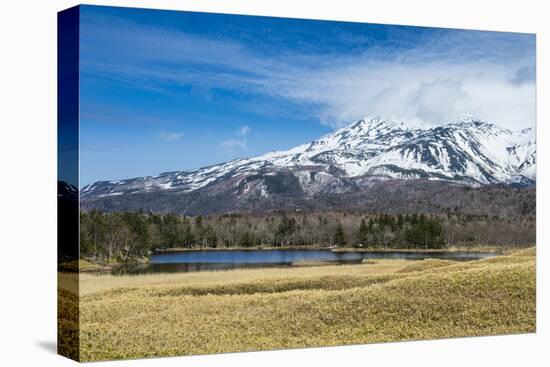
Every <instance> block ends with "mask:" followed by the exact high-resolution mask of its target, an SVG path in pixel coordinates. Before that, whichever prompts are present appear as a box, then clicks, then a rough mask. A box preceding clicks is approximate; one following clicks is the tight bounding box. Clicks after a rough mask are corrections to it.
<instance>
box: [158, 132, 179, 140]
mask: <svg viewBox="0 0 550 367" xmlns="http://www.w3.org/2000/svg"><path fill="white" fill-rule="evenodd" d="M158 136H159V138H160V139H162V140H166V141H178V140H181V139H182V138H183V137H184V134H183V133H181V132H168V131H161V132H160V133H159V135H158Z"/></svg>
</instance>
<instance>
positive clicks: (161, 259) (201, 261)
mask: <svg viewBox="0 0 550 367" xmlns="http://www.w3.org/2000/svg"><path fill="white" fill-rule="evenodd" d="M495 255H496V254H495V253H493V252H468V251H452V252H451V251H436V252H424V251H385V252H376V251H346V252H338V251H332V250H216V251H208V250H196V251H181V252H165V253H157V254H154V255H151V257H150V259H149V260H150V262H149V263H148V264H130V265H124V266H121V267H118V268H116V269H114V270H113V274H118V275H122V274H144V273H177V272H194V271H207V270H231V269H242V268H263V267H285V266H293V265H297V264H300V263H308V262H323V263H329V264H353V263H361V262H363V261H364V260H370V259H373V260H375V259H410V260H422V259H427V258H433V259H445V260H455V261H469V260H478V259H483V258H486V257H490V256H495Z"/></svg>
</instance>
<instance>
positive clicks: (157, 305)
mask: <svg viewBox="0 0 550 367" xmlns="http://www.w3.org/2000/svg"><path fill="white" fill-rule="evenodd" d="M79 285H80V294H81V298H80V347H79V349H78V352H79V357H80V359H82V360H84V361H94V360H104V359H113V358H141V357H154V356H171V355H181V354H184V355H185V354H202V353H221V352H234V351H252V350H263V349H279V348H297V347H310V346H328V345H341V344H356V343H372V342H387V341H399V340H415V339H431V338H448V337H459V336H475V335H495V334H510V333H527V332H534V331H535V324H536V323H535V321H536V320H535V319H536V318H535V250H534V249H528V250H523V251H516V252H514V253H512V254H510V255H506V256H498V257H493V258H488V259H485V260H479V261H472V262H451V261H439V260H423V261H406V260H380V261H377V262H376V263H375V264H368V265H365V264H362V265H341V266H322V267H299V268H290V269H288V268H286V269H251V270H232V271H227V272H198V273H179V274H151V275H139V276H119V277H116V276H112V275H92V274H81V275H80V282H79ZM71 292H74V274H60V296H61V297H62V298H63V297H74V295H73V294H72V293H71ZM67 304H68V305H70V304H71V303H70V302H68V303H67ZM63 315H65V317H63ZM61 316H62V318H61V320H60V325H62V329H63V330H62V332H66V333H74V332H75V329H76V328H75V324H74V322H75V320H73V319H71V318H70V314H69V313H63V312H62V313H61Z"/></svg>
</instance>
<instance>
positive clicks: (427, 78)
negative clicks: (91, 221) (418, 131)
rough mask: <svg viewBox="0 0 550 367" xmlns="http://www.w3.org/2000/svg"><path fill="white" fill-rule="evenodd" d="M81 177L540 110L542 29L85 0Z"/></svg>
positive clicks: (511, 118)
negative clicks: (389, 121)
mask: <svg viewBox="0 0 550 367" xmlns="http://www.w3.org/2000/svg"><path fill="white" fill-rule="evenodd" d="M80 19H81V27H80V142H81V153H80V162H81V169H80V183H81V185H85V184H88V183H92V182H94V181H98V180H115V179H123V178H130V177H137V176H145V175H154V174H158V173H160V172H166V171H175V170H188V169H194V168H199V167H202V166H205V165H209V164H214V163H219V162H223V161H227V160H230V159H234V158H237V157H248V156H254V155H258V154H261V153H265V152H267V151H270V150H281V149H287V148H290V147H292V146H295V145H298V144H301V143H304V142H307V141H309V140H312V139H315V138H317V137H319V136H321V135H323V134H325V133H327V132H330V131H332V130H333V129H335V128H338V127H341V126H344V125H346V124H348V123H350V122H352V121H354V120H356V119H359V118H361V117H363V116H365V115H369V114H375V115H382V116H388V117H392V116H393V117H400V118H407V119H413V118H414V119H416V118H418V119H422V120H424V121H426V122H427V123H428V124H434V125H435V124H442V123H446V122H449V121H451V120H452V119H454V118H456V117H458V116H459V115H460V114H463V113H473V114H475V115H478V116H479V117H481V118H484V119H487V120H489V121H491V122H494V123H497V124H499V125H501V126H503V127H507V128H510V129H520V128H524V127H528V126H533V125H534V123H535V98H534V96H535V94H534V93H535V37H534V35H529V34H517V33H498V32H482V31H462V30H449V29H435V28H420V27H404V26H385V25H374V24H361V23H346V22H328V21H311V20H297V19H283V18H269V17H251V16H235V15H222V14H208V13H191V12H170V11H157V10H144V9H130V8H114V7H96V6H81V18H80Z"/></svg>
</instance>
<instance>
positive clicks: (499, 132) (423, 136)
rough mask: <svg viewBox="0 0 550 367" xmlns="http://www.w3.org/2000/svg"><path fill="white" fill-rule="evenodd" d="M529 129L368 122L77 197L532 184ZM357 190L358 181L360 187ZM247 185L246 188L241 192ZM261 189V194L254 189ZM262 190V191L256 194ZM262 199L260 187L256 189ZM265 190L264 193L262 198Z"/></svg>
mask: <svg viewBox="0 0 550 367" xmlns="http://www.w3.org/2000/svg"><path fill="white" fill-rule="evenodd" d="M535 167H536V137H535V131H534V129H531V128H530V129H524V130H521V131H518V132H514V131H510V130H508V129H503V128H500V127H498V126H497V125H494V124H491V123H489V122H485V121H482V120H480V119H478V118H475V117H473V116H471V115H464V116H462V117H461V118H459V119H458V120H456V121H454V122H451V123H449V124H445V125H441V126H436V127H433V126H426V125H425V124H423V123H422V122H421V121H403V120H399V119H394V118H391V119H383V118H380V117H373V116H369V117H366V118H364V119H361V120H359V121H355V122H353V123H352V124H350V125H348V126H346V127H344V128H341V129H339V130H336V131H334V132H332V133H330V134H327V135H325V136H323V137H321V138H319V139H317V140H314V141H312V142H310V143H307V144H302V145H299V146H297V147H294V148H292V149H289V150H287V151H275V152H269V153H266V154H263V155H261V156H258V157H253V158H246V159H236V160H232V161H229V162H226V163H222V164H218V165H213V166H209V167H204V168H200V169H197V170H193V171H179V172H168V173H162V174H160V175H157V176H150V177H141V178H134V179H128V180H120V181H101V182H96V183H93V184H91V185H88V186H86V187H84V188H83V189H82V192H81V193H82V197H83V198H92V197H104V196H117V195H123V194H132V193H139V192H155V191H168V190H172V191H177V192H192V191H194V190H198V189H202V188H206V187H211V186H212V185H216V184H221V183H224V182H234V183H235V184H236V185H239V184H241V183H242V182H244V181H243V180H245V179H246V180H248V181H246V180H245V181H246V182H245V183H246V185H245V188H246V190H249V189H250V185H251V181H250V178H251V177H257V176H262V177H265V176H274V175H277V174H278V173H280V172H282V171H285V172H292V174H293V175H294V177H295V178H296V180H297V184H298V185H299V186H300V187H301V189H302V190H304V192H305V193H306V194H312V193H313V194H314V193H319V192H332V193H335V192H338V190H345V189H346V187H347V186H346V185H349V184H350V182H353V181H354V180H356V179H359V178H360V179H361V182H363V181H364V180H365V179H376V180H380V179H419V178H422V179H429V180H446V181H452V182H459V183H463V184H468V185H474V186H478V185H484V184H496V183H504V184H509V183H530V182H533V181H535V180H536V176H535V175H536V172H535ZM358 182H359V181H358ZM247 185H248V186H247ZM258 185H259V186H258ZM262 185H263V186H262ZM256 186H258V187H256V189H257V190H259V191H258V192H260V193H263V194H265V195H267V193H266V186H265V182H264V184H261V183H260V184H257V185H256ZM262 190H263V191H262Z"/></svg>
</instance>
